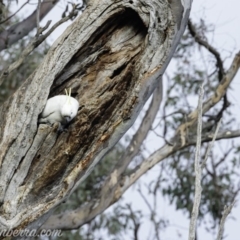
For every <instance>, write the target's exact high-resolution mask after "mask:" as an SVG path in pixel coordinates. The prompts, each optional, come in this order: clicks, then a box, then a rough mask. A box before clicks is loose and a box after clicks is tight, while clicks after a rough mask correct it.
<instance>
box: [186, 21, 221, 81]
mask: <svg viewBox="0 0 240 240" xmlns="http://www.w3.org/2000/svg"><path fill="white" fill-rule="evenodd" d="M188 30H189V32H190V34H191V35H192V37H194V39H195V41H196V42H197V43H198V44H199V45H201V46H203V47H205V48H206V49H207V50H208V51H209V52H210V53H212V54H213V56H214V57H215V58H216V66H217V67H218V79H219V81H221V80H222V78H223V76H224V67H223V61H222V59H221V55H220V53H219V52H218V51H217V50H216V49H215V48H214V47H213V46H212V45H211V44H209V43H208V42H207V41H205V40H203V39H202V37H201V36H200V35H199V34H198V33H197V31H196V29H195V27H194V25H193V24H192V22H191V20H188Z"/></svg>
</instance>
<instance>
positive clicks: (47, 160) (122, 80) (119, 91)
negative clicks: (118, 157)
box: [0, 0, 191, 229]
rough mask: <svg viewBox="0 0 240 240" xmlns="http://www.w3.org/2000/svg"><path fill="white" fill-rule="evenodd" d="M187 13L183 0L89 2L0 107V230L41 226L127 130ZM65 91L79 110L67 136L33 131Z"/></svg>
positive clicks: (50, 129)
mask: <svg viewBox="0 0 240 240" xmlns="http://www.w3.org/2000/svg"><path fill="white" fill-rule="evenodd" d="M190 7H191V1H190V0H189V1H188V0H185V1H182V2H179V1H175V0H172V1H167V0H165V1H158V0H151V1H147V2H146V1H135V0H133V1H127V0H123V1H113V0H112V1H111V0H101V1H99V0H93V1H91V2H90V5H89V7H88V8H87V9H86V10H85V12H84V13H83V14H82V15H81V16H80V17H79V18H78V19H76V21H75V22H74V23H73V24H72V25H71V26H70V27H68V29H67V30H66V31H65V32H64V33H63V34H62V36H61V37H60V38H59V39H58V40H57V41H56V42H55V43H54V45H53V46H52V48H51V49H50V50H49V52H48V54H47V56H46V57H45V59H44V60H43V62H42V63H41V64H40V66H39V68H38V69H37V70H36V71H35V72H34V73H33V74H32V75H31V76H30V77H29V78H28V79H27V80H26V81H25V82H24V84H23V85H22V86H21V88H20V89H19V90H18V91H17V92H16V93H15V94H14V95H13V96H12V97H11V98H10V99H9V101H7V102H6V103H5V104H4V105H3V106H1V107H0V111H1V112H2V113H4V114H3V117H2V118H0V166H1V168H0V201H1V207H0V214H1V217H0V229H1V228H4V229H6V228H7V229H14V228H18V229H20V228H25V227H26V226H29V224H31V223H33V222H34V221H35V223H36V224H35V226H36V225H39V223H40V222H41V220H39V219H40V217H41V216H42V215H44V214H46V213H48V212H49V211H50V210H51V209H52V208H53V207H55V206H56V205H57V204H59V203H60V202H61V201H62V200H63V199H64V198H65V197H66V196H68V195H69V194H70V193H71V192H72V191H73V190H74V188H75V187H76V186H77V185H78V184H80V183H81V182H82V181H83V180H84V179H85V178H86V177H87V176H88V175H89V173H90V172H91V170H92V169H93V168H94V166H95V165H96V164H97V163H98V162H99V161H100V160H101V158H102V157H103V156H104V155H105V154H106V153H107V152H108V151H109V150H110V149H111V148H112V147H113V146H114V145H115V144H116V142H117V141H118V140H119V139H120V138H121V136H122V135H123V134H124V133H125V132H126V131H127V130H128V129H129V127H130V126H131V125H132V124H133V123H134V121H135V119H136V117H137V116H138V113H139V111H140V110H141V108H142V107H143V105H144V103H145V102H146V101H147V99H148V98H149V96H150V95H151V94H152V92H153V90H154V89H155V87H156V86H157V85H158V84H157V83H158V79H161V76H162V74H163V73H164V71H165V69H166V67H167V65H168V63H169V61H170V60H171V57H172V55H173V53H174V50H175V48H176V46H177V44H178V42H179V40H180V37H181V36H182V33H183V31H184V29H185V26H186V23H187V20H188V17H189V11H190ZM68 87H71V88H72V92H73V96H74V97H75V98H76V99H78V100H79V102H80V109H79V111H78V115H77V117H76V118H75V119H74V121H73V122H72V123H71V124H70V126H69V127H68V131H67V132H62V133H59V132H58V131H57V128H58V126H57V124H55V125H54V126H52V127H51V126H48V125H44V124H40V125H38V124H37V119H38V116H39V114H40V113H41V111H42V109H43V108H44V105H45V104H46V101H47V99H48V97H50V96H53V95H56V94H60V93H63V91H64V88H68ZM31 226H33V225H31Z"/></svg>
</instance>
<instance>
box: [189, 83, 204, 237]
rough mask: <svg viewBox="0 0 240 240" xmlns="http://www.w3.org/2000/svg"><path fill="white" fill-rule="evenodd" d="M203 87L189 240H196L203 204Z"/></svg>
mask: <svg viewBox="0 0 240 240" xmlns="http://www.w3.org/2000/svg"><path fill="white" fill-rule="evenodd" d="M203 95H204V91H203V85H202V86H201V87H200V93H199V99H198V108H197V109H198V124H197V142H196V152H195V161H194V170H195V194H194V201H193V208H192V214H191V218H190V223H189V233H188V239H189V240H195V236H196V226H197V219H198V214H199V206H200V202H201V195H202V186H201V179H202V167H201V164H200V159H201V144H202V102H203Z"/></svg>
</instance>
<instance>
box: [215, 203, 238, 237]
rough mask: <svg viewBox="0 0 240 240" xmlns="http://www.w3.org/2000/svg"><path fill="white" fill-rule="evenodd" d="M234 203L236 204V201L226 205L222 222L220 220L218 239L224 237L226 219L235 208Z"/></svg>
mask: <svg viewBox="0 0 240 240" xmlns="http://www.w3.org/2000/svg"><path fill="white" fill-rule="evenodd" d="M234 204H235V201H234V202H233V203H232V204H231V205H229V206H225V207H224V211H223V215H222V218H221V222H220V225H219V230H218V235H217V240H222V238H223V230H224V224H225V221H226V219H227V216H228V215H229V213H230V212H231V211H232V208H233V206H234Z"/></svg>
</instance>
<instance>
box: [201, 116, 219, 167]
mask: <svg viewBox="0 0 240 240" xmlns="http://www.w3.org/2000/svg"><path fill="white" fill-rule="evenodd" d="M221 121H222V119H220V121H219V122H218V124H217V128H216V131H215V133H214V136H213V139H212V141H211V143H210V144H209V145H208V148H207V152H206V155H205V158H204V160H203V162H202V164H201V166H202V169H203V168H204V167H205V165H206V162H207V159H208V156H209V154H210V151H211V150H212V148H213V144H214V142H215V140H216V137H217V134H218V131H219V128H220V125H221Z"/></svg>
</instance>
